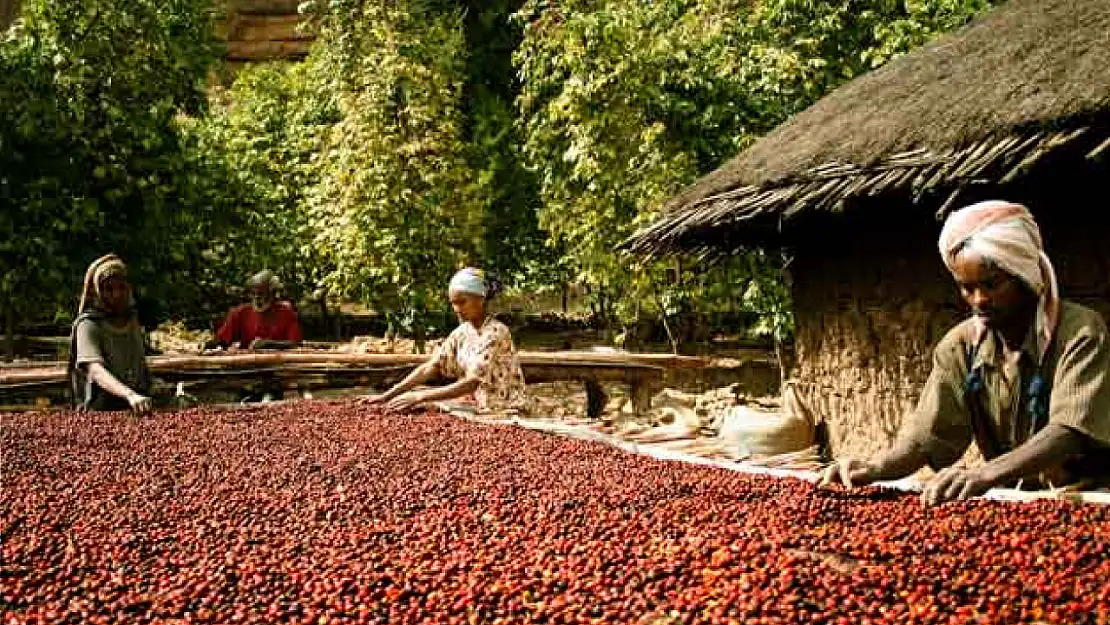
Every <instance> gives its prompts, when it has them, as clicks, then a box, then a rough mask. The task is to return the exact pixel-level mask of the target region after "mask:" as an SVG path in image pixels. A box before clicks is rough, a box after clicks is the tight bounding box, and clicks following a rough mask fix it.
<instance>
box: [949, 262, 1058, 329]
mask: <svg viewBox="0 0 1110 625" xmlns="http://www.w3.org/2000/svg"><path fill="white" fill-rule="evenodd" d="M952 274H953V275H954V276H955V278H956V284H958V285H959V287H960V295H961V296H962V297H963V298H964V301H965V302H967V305H968V306H970V307H971V312H972V313H974V314H975V316H976V317H979V318H980V319H982V320H983V322H984V323H985V324H986V325H987V326H989V327H994V328H998V327H1006V326H1009V325H1010V324H1012V323H1014V322H1015V321H1018V320H1019V319H1021V318H1022V317H1023V316H1025V315H1027V314H1028V313H1029V312H1030V311H1031V310H1032V309H1033V307H1034V306H1035V305H1036V302H1037V297H1036V295H1034V294H1033V292H1032V291H1031V290H1030V289H1029V287H1027V286H1026V285H1025V284H1024V283H1023V282H1022V281H1021V280H1018V279H1017V278H1015V277H1014V276H1012V275H1010V274H1008V273H1006V272H1005V271H1002V270H1001V269H999V268H998V267H996V266H995V265H994V264H993V263H990V262H987V261H986V260H985V259H984V258H983V257H982V256H980V255H978V254H976V253H974V252H965V253H963V254H960V255H959V256H957V257H956V262H955V263H953V265H952Z"/></svg>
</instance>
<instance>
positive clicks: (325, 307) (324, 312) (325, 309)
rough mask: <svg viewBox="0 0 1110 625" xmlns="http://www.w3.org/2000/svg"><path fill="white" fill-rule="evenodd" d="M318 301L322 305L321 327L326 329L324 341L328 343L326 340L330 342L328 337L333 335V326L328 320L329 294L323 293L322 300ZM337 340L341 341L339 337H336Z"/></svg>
mask: <svg viewBox="0 0 1110 625" xmlns="http://www.w3.org/2000/svg"><path fill="white" fill-rule="evenodd" d="M316 301H318V302H319V303H320V325H321V327H323V329H324V340H325V341H326V340H328V335H329V334H331V327H330V326H331V321H330V320H329V319H328V294H327V292H323V293H321V294H320V298H319V299H318V300H316ZM335 340H336V341H339V340H340V339H339V337H338V336H336V337H335Z"/></svg>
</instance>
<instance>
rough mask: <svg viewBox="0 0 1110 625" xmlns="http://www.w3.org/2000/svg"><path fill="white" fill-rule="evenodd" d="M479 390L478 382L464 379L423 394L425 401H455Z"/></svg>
mask: <svg viewBox="0 0 1110 625" xmlns="http://www.w3.org/2000/svg"><path fill="white" fill-rule="evenodd" d="M477 388H478V380H475V379H473V378H464V379H462V380H459V381H458V382H454V383H452V384H448V385H447V386H441V387H439V388H435V389H428V390H426V391H424V392H423V393H422V396H423V399H424V401H443V400H445V399H455V398H456V397H462V396H463V395H468V394H470V393H473V392H474V391H475V390H477Z"/></svg>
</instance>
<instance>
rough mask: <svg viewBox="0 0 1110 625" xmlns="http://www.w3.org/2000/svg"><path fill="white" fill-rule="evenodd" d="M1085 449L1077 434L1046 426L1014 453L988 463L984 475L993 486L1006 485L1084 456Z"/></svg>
mask: <svg viewBox="0 0 1110 625" xmlns="http://www.w3.org/2000/svg"><path fill="white" fill-rule="evenodd" d="M1086 446H1087V440H1086V438H1085V436H1084V435H1083V434H1081V433H1080V432H1077V431H1075V430H1073V429H1071V428H1068V427H1065V426H1063V425H1056V424H1049V425H1047V426H1045V427H1044V429H1042V430H1041V431H1040V432H1037V433H1036V434H1035V435H1034V436H1033V438H1031V439H1029V440H1028V441H1026V442H1025V444H1023V445H1021V446H1019V447H1018V448H1017V449H1015V450H1013V451H1011V452H1010V453H1007V454H1003V455H1001V456H999V457H997V458H995V459H994V460H992V461H990V462H988V463H987V465H986V466H985V467H984V475H985V477H986V479H987V481H988V482H990V484H991V485H992V486H998V485H1000V484H1008V483H1010V482H1012V481H1014V480H1016V479H1018V478H1021V477H1026V476H1029V475H1033V474H1035V473H1038V472H1040V471H1044V470H1045V469H1050V468H1053V467H1056V466H1059V465H1060V464H1061V463H1062V462H1064V461H1065V460H1067V459H1068V458H1071V457H1073V456H1077V455H1079V454H1081V453H1083V451H1084V449H1085V448H1086Z"/></svg>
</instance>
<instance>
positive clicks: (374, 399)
mask: <svg viewBox="0 0 1110 625" xmlns="http://www.w3.org/2000/svg"><path fill="white" fill-rule="evenodd" d="M388 399H389V398H388V397H386V394H385V393H380V394H376V395H363V396H362V397H359V398H358V400H357V401H358V403H360V404H363V405H366V406H378V405H381V404H383V403H385V402H386V401H387V400H388Z"/></svg>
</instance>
